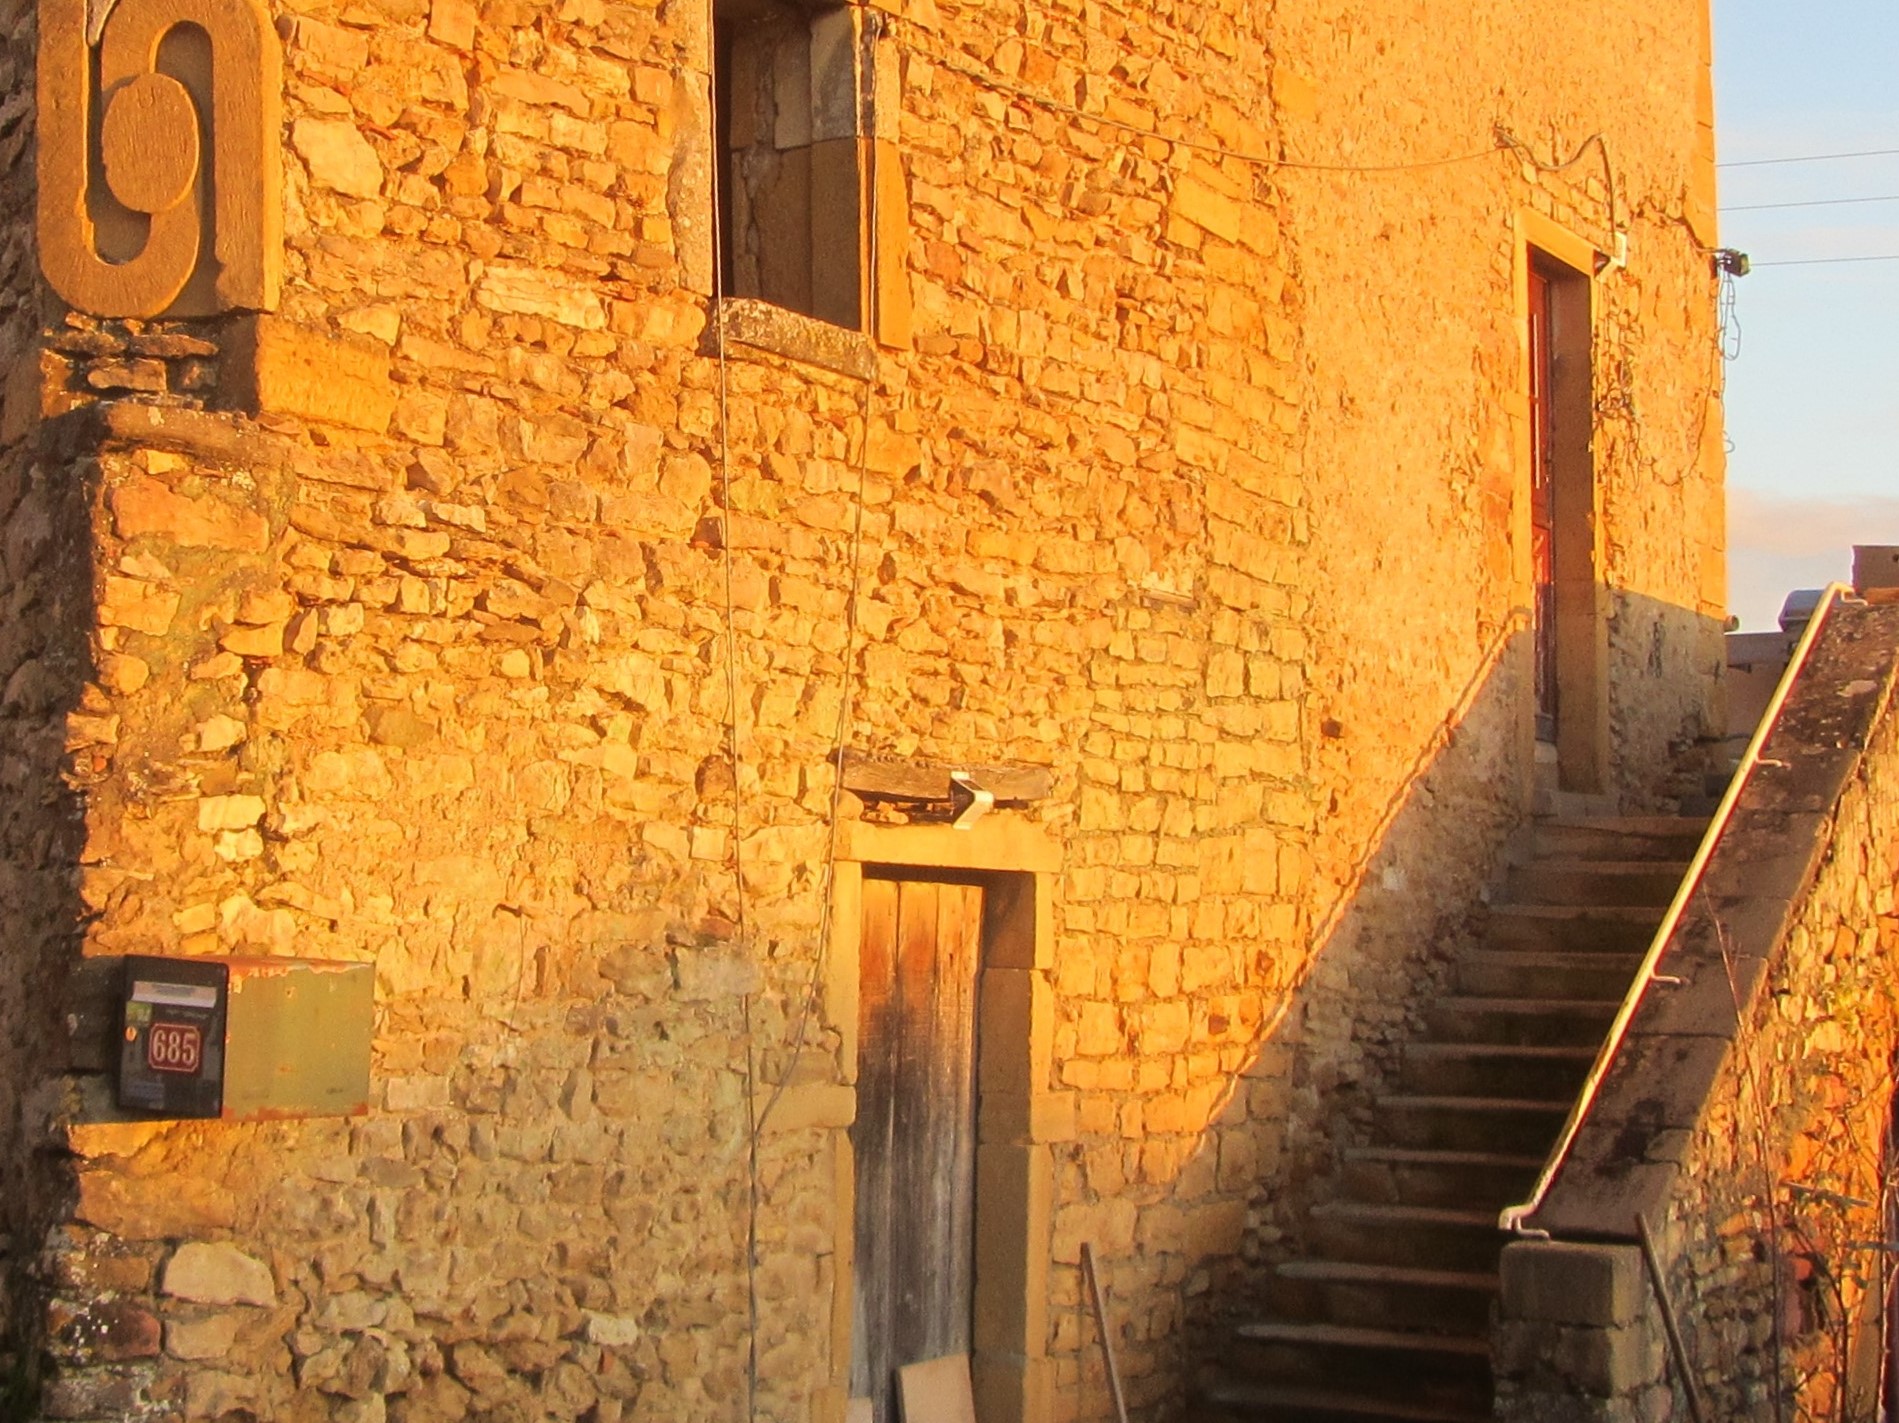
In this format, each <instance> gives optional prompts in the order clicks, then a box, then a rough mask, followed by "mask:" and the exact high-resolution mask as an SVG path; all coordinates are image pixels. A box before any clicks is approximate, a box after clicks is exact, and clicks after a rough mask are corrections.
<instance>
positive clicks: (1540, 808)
mask: <svg viewBox="0 0 1899 1423" xmlns="http://www.w3.org/2000/svg"><path fill="white" fill-rule="evenodd" d="M1621 809H1622V807H1621V806H1620V805H1618V804H1617V803H1616V798H1615V797H1614V796H1612V795H1592V794H1590V793H1589V792H1587V791H1559V790H1550V789H1547V788H1545V789H1539V790H1538V791H1537V793H1536V803H1535V805H1534V807H1533V811H1534V813H1535V814H1536V815H1537V816H1538V817H1549V818H1551V819H1555V820H1609V819H1612V818H1614V817H1615V816H1616V815H1617V814H1619V813H1620V811H1621Z"/></svg>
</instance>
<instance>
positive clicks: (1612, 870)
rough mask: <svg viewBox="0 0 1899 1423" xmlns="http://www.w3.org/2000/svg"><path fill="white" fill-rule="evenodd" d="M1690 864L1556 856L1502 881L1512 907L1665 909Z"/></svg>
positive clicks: (1518, 869) (1520, 869)
mask: <svg viewBox="0 0 1899 1423" xmlns="http://www.w3.org/2000/svg"><path fill="white" fill-rule="evenodd" d="M1687 870H1688V863H1687V861H1686V860H1679V861H1678V860H1581V859H1570V858H1556V857H1551V858H1549V859H1542V860H1532V861H1530V863H1529V864H1527V865H1518V866H1517V867H1516V868H1515V869H1513V870H1511V871H1510V873H1509V874H1508V875H1506V876H1505V877H1504V885H1503V899H1504V902H1506V903H1509V904H1564V905H1588V906H1591V907H1599V906H1602V905H1626V906H1640V907H1645V908H1647V907H1652V908H1656V909H1666V908H1667V907H1668V902H1669V901H1670V900H1671V899H1673V898H1674V897H1675V890H1676V889H1677V888H1679V887H1680V885H1681V880H1682V876H1683V875H1684V874H1685V873H1686V872H1687Z"/></svg>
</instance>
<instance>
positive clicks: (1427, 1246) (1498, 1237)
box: [1309, 1201, 1503, 1272]
mask: <svg viewBox="0 0 1899 1423" xmlns="http://www.w3.org/2000/svg"><path fill="white" fill-rule="evenodd" d="M1309 1224H1310V1228H1311V1239H1312V1245H1313V1249H1314V1251H1315V1253H1316V1254H1317V1255H1318V1256H1319V1257H1320V1258H1322V1259H1325V1260H1329V1261H1337V1262H1350V1263H1353V1264H1360V1265H1394V1266H1399V1267H1401V1268H1405V1269H1418V1270H1453V1271H1460V1270H1461V1271H1472V1272H1483V1271H1487V1270H1494V1269H1496V1267H1497V1255H1498V1252H1499V1251H1500V1250H1502V1248H1503V1235H1502V1233H1501V1232H1500V1231H1499V1230H1498V1229H1497V1213H1496V1212H1495V1211H1485V1210H1471V1209H1469V1208H1467V1207H1455V1206H1410V1205H1385V1204H1381V1203H1376V1202H1366V1201H1327V1202H1325V1203H1324V1204H1323V1205H1317V1206H1314V1207H1313V1208H1312V1213H1311V1216H1310V1217H1309Z"/></svg>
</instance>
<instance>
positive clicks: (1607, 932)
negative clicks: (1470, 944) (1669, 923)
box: [1484, 904, 1666, 954]
mask: <svg viewBox="0 0 1899 1423" xmlns="http://www.w3.org/2000/svg"><path fill="white" fill-rule="evenodd" d="M1665 907H1666V906H1663V907H1649V906H1645V905H1616V906H1607V905H1576V904H1493V905H1491V906H1490V912H1489V914H1488V916H1487V917H1486V921H1485V926H1484V947H1485V948H1487V949H1495V950H1499V951H1511V950H1515V951H1524V952H1529V953H1608V954H1629V953H1633V954H1641V953H1645V952H1647V950H1648V946H1649V941H1650V940H1651V939H1653V938H1654V937H1655V931H1656V930H1657V929H1658V928H1660V927H1661V922H1662V913H1663V909H1664V908H1665Z"/></svg>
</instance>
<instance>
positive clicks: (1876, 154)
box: [1714, 148, 1899, 168]
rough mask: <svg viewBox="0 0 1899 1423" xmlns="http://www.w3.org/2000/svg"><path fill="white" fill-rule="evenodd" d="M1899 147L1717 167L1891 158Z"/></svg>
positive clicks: (1752, 160) (1737, 161)
mask: <svg viewBox="0 0 1899 1423" xmlns="http://www.w3.org/2000/svg"><path fill="white" fill-rule="evenodd" d="M1895 156H1899V148H1867V149H1862V150H1861V151H1860V152H1858V153H1805V154H1802V155H1801V156H1800V157H1798V158H1741V159H1735V160H1732V161H1730V162H1727V163H1717V164H1715V165H1714V166H1715V167H1717V168H1765V167H1767V166H1768V165H1770V164H1774V163H1831V162H1832V161H1833V160H1834V159H1836V158H1891V157H1895Z"/></svg>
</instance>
